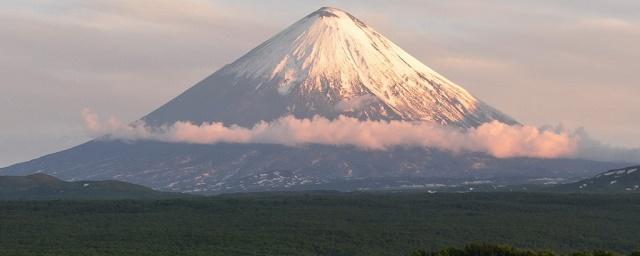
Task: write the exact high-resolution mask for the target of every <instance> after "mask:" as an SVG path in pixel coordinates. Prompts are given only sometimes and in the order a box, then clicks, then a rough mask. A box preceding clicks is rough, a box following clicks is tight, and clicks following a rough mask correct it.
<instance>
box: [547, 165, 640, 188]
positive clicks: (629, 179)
mask: <svg viewBox="0 0 640 256" xmlns="http://www.w3.org/2000/svg"><path fill="white" fill-rule="evenodd" d="M555 190H558V191H569V192H584V193H623V192H640V166H631V167H626V168H621V169H613V170H610V171H606V172H603V173H600V174H598V175H596V176H594V177H592V178H588V179H584V180H581V181H578V182H574V183H569V184H564V185H560V186H558V187H557V188H555Z"/></svg>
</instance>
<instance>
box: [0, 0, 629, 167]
mask: <svg viewBox="0 0 640 256" xmlns="http://www.w3.org/2000/svg"><path fill="white" fill-rule="evenodd" d="M321 6H335V7H338V8H342V9H344V10H346V11H349V12H351V13H352V14H354V15H355V16H358V17H359V18H361V19H362V20H363V21H365V22H366V23H368V24H370V25H371V26H373V27H374V28H376V29H377V30H378V31H380V32H381V33H383V34H384V35H386V36H387V37H388V38H390V39H391V40H393V41H394V42H396V43H397V44H398V45H400V46H401V47H403V48H404V49H405V50H407V51H408V52H409V53H411V54H412V55H414V56H415V57H417V58H418V59H420V60H421V61H423V62H424V63H425V64H427V65H428V66H430V67H432V68H433V69H435V70H437V71H438V72H440V73H442V74H443V75H445V76H447V77H449V78H450V79H451V80H453V81H455V82H457V83H458V84H460V85H462V86H463V87H465V88H467V89H468V90H469V91H471V92H472V93H473V94H474V95H476V96H478V97H479V98H481V99H483V100H484V101H486V102H488V103H489V104H491V105H493V106H495V107H497V108H499V109H501V110H502V111H504V112H506V113H508V114H510V115H511V116H513V117H515V118H516V119H518V120H519V121H521V122H523V123H528V124H535V125H543V124H558V123H563V124H565V125H566V126H568V127H570V128H575V127H579V126H584V127H585V128H586V129H587V131H589V133H590V134H591V135H592V137H595V138H598V139H600V140H602V141H604V142H607V143H611V144H614V145H621V146H628V147H640V106H639V105H638V97H639V96H640V84H639V83H638V82H637V79H636V75H637V74H636V73H637V72H638V71H640V64H639V62H638V60H639V59H640V49H639V47H638V45H640V1H636V0H629V1H623V0H620V1H593V0H575V1H537V0H536V1H533V0H531V1H506V0H504V1H497V0H496V1H475V0H470V1H440V0H433V1H295V0H291V1H198V0H183V1H168V0H142V1H130V0H104V1H99V0H96V1H80V0H77V1H74V0H57V1H53V0H52V1H3V2H2V3H0V52H1V54H0V120H2V123H1V125H0V152H1V154H0V166H4V165H8V164H11V163H15V162H17V161H22V160H29V159H31V158H34V157H37V156H40V155H43V154H46V153H52V152H54V151H57V150H60V149H63V148H67V147H70V146H73V145H76V144H78V143H81V142H83V141H85V140H86V139H87V137H86V136H85V134H84V132H83V128H82V120H81V118H80V113H81V111H82V109H83V108H85V107H90V108H92V109H93V110H94V111H96V112H98V113H100V114H103V115H108V114H112V115H114V116H117V117H119V118H120V119H123V120H131V121H132V120H135V119H137V118H139V117H141V116H143V115H144V114H146V113H148V112H150V111H151V110H153V109H155V108H156V107H158V106H160V105H161V104H163V103H164V102H166V101H168V100H169V99H171V98H172V97H174V96H176V95H178V94H179V93H181V92H182V91H184V90H185V89H187V88H188V87H190V86H192V85H193V84H195V83H196V82H197V81H199V80H200V79H202V78H204V77H205V76H207V75H208V74H210V73H212V72H214V71H215V70H217V69H218V68H219V67H221V66H222V65H224V64H226V63H229V62H231V61H233V60H234V59H236V58H237V57H240V56H241V55H242V54H244V53H245V52H247V51H248V50H250V49H251V48H252V47H254V46H256V45H258V44H259V43H261V42H262V41H264V40H265V39H267V38H268V37H269V36H271V35H273V34H274V33H276V32H278V31H280V30H282V29H283V28H285V27H286V26H288V25H290V24H291V23H293V22H294V21H296V20H298V19H300V18H301V17H303V16H305V15H306V14H308V13H310V12H312V11H314V10H316V9H318V8H320V7H321Z"/></svg>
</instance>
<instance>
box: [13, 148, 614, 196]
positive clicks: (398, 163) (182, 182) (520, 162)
mask: <svg viewBox="0 0 640 256" xmlns="http://www.w3.org/2000/svg"><path fill="white" fill-rule="evenodd" d="M617 166H619V165H617V164H612V163H602V162H595V161H587V160H572V159H532V158H510V159H498V158H493V157H490V156H487V155H485V154H480V153H467V154H461V155H452V154H450V153H447V152H443V151H438V150H433V149H411V148H397V149H394V150H387V151H363V150H357V149H354V148H352V147H335V146H325V145H309V146H305V147H287V146H282V145H269V144H215V145H196V144H181V143H163V142H152V141H137V142H119V141H92V142H88V143H85V144H83V145H80V146H77V147H74V148H71V149H69V150H65V151H61V152H58V153H55V154H52V155H48V156H44V157H41V158H38V159H34V160H31V161H29V162H25V163H21V164H16V165H13V166H10V167H7V168H4V169H0V173H1V174H3V175H23V174H28V173H33V172H34V171H40V172H45V173H48V174H51V175H54V176H56V177H59V178H62V179H65V180H83V179H92V180H95V179H98V180H103V179H117V180H124V181H128V182H132V183H136V184H142V185H145V186H148V187H151V188H154V189H160V190H168V191H182V192H198V193H222V192H237V191H264V190H298V189H308V188H312V189H329V188H330V189H340V190H357V189H366V188H368V189H376V186H373V185H371V184H362V183H363V182H362V181H363V180H366V179H375V180H376V182H378V183H380V182H379V181H384V182H382V183H386V184H389V183H392V181H393V180H397V179H396V178H405V179H406V180H409V181H410V182H413V181H412V180H415V182H419V184H425V182H427V183H428V182H429V181H425V180H426V179H436V180H437V179H439V178H452V179H467V180H468V181H473V180H494V179H497V178H500V179H502V180H507V182H506V184H512V183H515V184H520V183H527V182H532V181H535V180H539V179H547V178H551V179H558V180H566V179H569V180H572V179H573V180H575V178H578V177H580V178H584V177H590V176H592V175H594V174H596V173H598V172H599V170H602V169H611V168H616V167H617ZM431 182H432V183H433V181H431ZM336 184H341V185H340V186H337V185H336ZM381 186H383V185H381Z"/></svg>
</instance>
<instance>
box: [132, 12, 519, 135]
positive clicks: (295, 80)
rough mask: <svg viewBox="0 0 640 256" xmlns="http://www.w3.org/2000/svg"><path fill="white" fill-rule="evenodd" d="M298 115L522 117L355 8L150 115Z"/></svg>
mask: <svg viewBox="0 0 640 256" xmlns="http://www.w3.org/2000/svg"><path fill="white" fill-rule="evenodd" d="M287 114H293V115H294V116H296V117H299V118H308V117H312V116H314V115H321V116H325V117H328V118H333V117H336V116H338V115H341V114H342V115H347V116H351V117H356V118H360V119H373V120H406V121H417V120H421V121H434V122H437V123H441V124H445V125H455V126H460V127H473V126H477V125H479V124H481V123H484V122H489V121H492V120H498V121H501V122H503V123H507V124H513V123H515V121H514V120H513V119H511V118H510V117H508V116H506V115H504V114H502V113H500V112H499V111H497V110H495V109H494V108H492V107H490V106H488V105H487V104H485V103H483V102H481V101H479V100H478V99H476V98H474V97H473V96H472V95H471V94H470V93H469V92H467V91H466V90H465V89H463V88H462V87H460V86H458V85H456V84H455V83H453V82H451V81H449V80H448V79H446V78H445V77H444V76H442V75H440V74H438V73H437V72H435V71H433V70H432V69H430V68H429V67H427V66H426V65H424V64H422V63H421V62H420V61H418V60H417V59H415V58H414V57H412V56H411V55H409V54H408V53H406V52H405V51H404V50H402V49H401V48H400V47H398V46H397V45H395V44H394V43H393V42H391V41H390V40H389V39H387V38H385V37H384V36H382V35H381V34H379V33H378V32H376V31H375V30H374V29H373V28H371V27H369V26H367V25H366V24H364V23H363V22H362V21H360V20H358V19H357V18H355V17H354V16H352V15H351V14H349V13H346V12H344V11H342V10H338V9H335V8H328V7H325V8H321V9H320V10H318V11H315V12H313V13H311V14H310V15H308V16H306V17H304V18H303V19H301V20H300V21H298V22H296V23H294V24H293V25H291V26H290V27H288V28H286V29H285V30H284V31H282V32H280V33H279V34H277V35H276V36H274V37H273V38H271V39H269V40H267V41H266V42H264V43H262V44H261V45H259V46H258V47H256V48H255V49H253V50H251V51H250V52H248V53H247V54H246V55H244V56H242V57H241V58H239V59H238V60H236V61H235V62H233V63H231V64H229V65H226V66H225V67H223V68H222V69H221V70H219V71H217V72H215V73H214V74H212V75H211V76H209V77H207V78H206V79H205V80H203V81H202V82H200V83H198V84H197V85H195V86H194V87H192V88H190V89H189V90H187V91H185V92H184V93H183V94H181V95H180V96H178V97H176V98H174V99H173V100H171V101H170V102H169V103H167V104H166V105H164V106H162V107H160V108H159V109H157V110H155V111H153V112H152V113H150V114H149V115H147V116H145V117H144V118H143V120H145V121H146V122H147V123H148V124H152V125H160V124H171V123H173V122H176V121H191V122H194V123H202V122H211V121H217V122H223V123H226V124H239V125H243V126H251V125H253V124H255V123H257V122H259V121H263V120H264V121H270V120H273V119H276V118H278V117H281V116H284V115H287Z"/></svg>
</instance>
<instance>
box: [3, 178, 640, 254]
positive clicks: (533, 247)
mask: <svg viewBox="0 0 640 256" xmlns="http://www.w3.org/2000/svg"><path fill="white" fill-rule="evenodd" d="M639 212H640V195H634V194H608V195H604V194H602V195H598V194H553V193H521V192H517V193H515V192H514V193H509V192H499V193H498V192H493V193H481V192H479V193H436V194H430V193H426V192H420V191H406V192H367V193H364V192H357V193H355V192H354V193H339V192H286V193H285V192H273V193H253V194H252V193H245V194H231V195H219V196H212V197H202V198H182V199H160V200H155V199H154V200H43V201H2V202H0V248H1V250H0V255H431V256H436V255H438V256H465V255H474V256H483V255H504V256H508V255H530V256H536V255H543V254H544V255H547V256H551V255H576V256H577V255H581V256H582V255H584V256H589V255H593V256H600V255H629V254H631V253H633V252H634V251H636V250H637V249H638V248H640V235H638V234H639V233H638V231H639V230H640V218H638V213H639ZM470 244H476V245H477V244H480V245H501V244H507V245H509V246H513V247H515V248H521V249H520V250H516V249H512V248H511V247H504V246H503V247H501V246H497V247H495V248H493V249H491V248H489V249H486V250H485V249H482V247H480V248H475V247H469V246H470ZM465 246H466V247H465ZM446 248H449V249H446ZM455 248H460V249H455ZM469 248H472V249H473V248H475V249H474V250H476V249H477V250H481V251H482V250H484V251H482V253H477V254H476V253H472V252H470V251H469ZM494 249H500V250H503V249H504V250H508V253H502V252H495V251H492V250H494ZM521 250H522V251H521ZM552 252H553V253H552ZM578 253H582V254H578ZM603 253H607V254H603ZM634 255H637V253H636V254H634Z"/></svg>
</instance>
